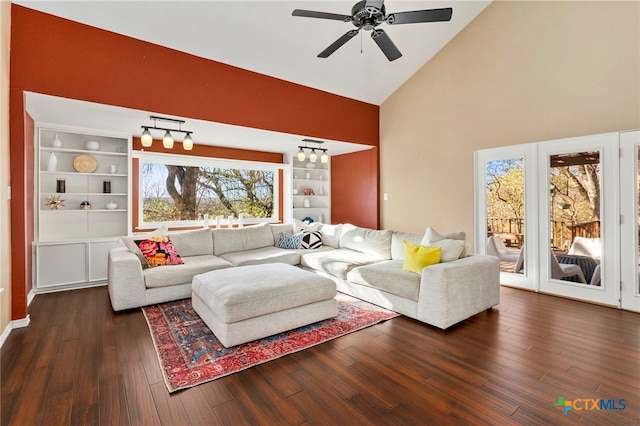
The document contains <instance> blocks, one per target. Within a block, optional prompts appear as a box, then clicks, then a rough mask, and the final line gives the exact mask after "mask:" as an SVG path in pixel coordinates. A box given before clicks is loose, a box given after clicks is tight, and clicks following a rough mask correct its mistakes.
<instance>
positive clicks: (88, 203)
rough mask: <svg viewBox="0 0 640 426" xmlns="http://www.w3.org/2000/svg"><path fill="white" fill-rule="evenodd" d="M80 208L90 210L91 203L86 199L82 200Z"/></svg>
mask: <svg viewBox="0 0 640 426" xmlns="http://www.w3.org/2000/svg"><path fill="white" fill-rule="evenodd" d="M80 209H81V210H91V203H90V202H88V201H83V202H81V203H80Z"/></svg>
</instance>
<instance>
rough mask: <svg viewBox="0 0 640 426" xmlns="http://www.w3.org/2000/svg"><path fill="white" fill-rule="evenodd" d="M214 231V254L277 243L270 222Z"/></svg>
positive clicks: (218, 254)
mask: <svg viewBox="0 0 640 426" xmlns="http://www.w3.org/2000/svg"><path fill="white" fill-rule="evenodd" d="M212 232H213V254H215V255H216V256H220V255H222V254H225V253H231V252H234V251H244V250H252V249H257V248H260V247H268V246H274V245H275V244H274V240H273V233H272V232H271V228H270V226H269V224H268V223H262V224H260V225H256V226H248V227H245V228H231V229H214V230H213V231H212Z"/></svg>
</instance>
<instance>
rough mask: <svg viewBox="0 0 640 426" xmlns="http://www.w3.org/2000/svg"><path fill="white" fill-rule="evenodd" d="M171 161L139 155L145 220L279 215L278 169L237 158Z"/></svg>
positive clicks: (250, 218)
mask: <svg viewBox="0 0 640 426" xmlns="http://www.w3.org/2000/svg"><path fill="white" fill-rule="evenodd" d="M170 161H171V162H168V161H166V160H164V159H162V160H160V161H159V160H158V159H153V160H147V159H143V158H141V159H140V163H139V164H140V189H141V191H140V203H141V216H142V217H141V219H142V220H141V222H142V223H144V224H152V223H153V224H157V223H161V222H188V221H197V220H202V218H203V217H204V215H205V214H206V215H208V216H209V217H210V218H215V217H216V216H223V217H228V216H234V217H238V215H239V214H240V213H242V214H243V215H244V218H245V219H246V220H247V222H259V221H264V220H269V219H273V218H275V217H276V216H277V211H276V207H275V206H276V204H277V203H276V202H275V200H276V199H277V198H276V194H275V193H274V187H275V188H277V185H276V184H277V182H276V180H277V176H278V173H277V168H275V167H269V166H265V167H264V168H262V167H256V166H255V164H254V163H248V164H249V166H247V167H246V168H245V167H244V165H243V164H242V162H238V161H235V162H229V163H224V162H216V161H208V160H204V161H205V162H207V163H208V164H205V165H195V164H179V163H180V162H179V161H175V160H173V159H172V160H170ZM191 161H192V160H191ZM201 162H202V161H201ZM230 163H231V164H230Z"/></svg>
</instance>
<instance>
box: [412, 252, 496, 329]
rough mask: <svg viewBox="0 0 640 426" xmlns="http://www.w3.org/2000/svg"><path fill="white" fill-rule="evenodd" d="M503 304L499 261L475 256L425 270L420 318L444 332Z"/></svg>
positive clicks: (421, 281) (421, 283)
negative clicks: (501, 301)
mask: <svg viewBox="0 0 640 426" xmlns="http://www.w3.org/2000/svg"><path fill="white" fill-rule="evenodd" d="M498 303H500V261H499V260H498V258H497V257H493V256H484V255H473V256H467V257H464V258H461V259H458V260H455V261H452V262H444V263H439V264H437V265H432V266H427V267H426V268H424V269H423V270H422V276H421V279H420V293H419V295H418V319H419V320H421V321H424V322H426V323H428V324H431V325H434V326H436V327H439V328H442V329H445V328H448V327H450V326H452V325H454V324H456V323H458V322H460V321H462V320H464V319H466V318H469V317H471V316H473V315H475V314H478V313H480V312H482V311H484V310H487V309H489V308H491V307H493V306H495V305H497V304H498Z"/></svg>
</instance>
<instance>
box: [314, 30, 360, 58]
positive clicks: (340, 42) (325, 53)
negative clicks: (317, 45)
mask: <svg viewBox="0 0 640 426" xmlns="http://www.w3.org/2000/svg"><path fill="white" fill-rule="evenodd" d="M359 31H360V30H351V31H347V32H346V33H345V34H343V35H342V37H340V38H339V39H337V40H336V41H334V42H333V43H331V46H329V47H327V48H326V49H324V50H323V51H322V52H320V53H319V54H318V58H328V57H329V55H331V54H332V53H333V52H335V51H336V50H338V49H339V48H340V47H342V45H343V44H345V43H346V42H348V41H349V40H351V39H352V38H354V37H355V36H356V35H357V34H358V32H359Z"/></svg>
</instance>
